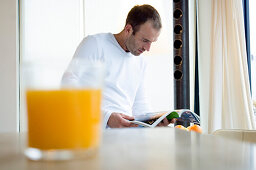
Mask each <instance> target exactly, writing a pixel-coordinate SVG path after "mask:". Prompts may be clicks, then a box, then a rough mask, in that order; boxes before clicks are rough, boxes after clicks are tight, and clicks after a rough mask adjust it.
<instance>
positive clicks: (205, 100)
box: [198, 0, 255, 133]
mask: <svg viewBox="0 0 256 170" xmlns="http://www.w3.org/2000/svg"><path fill="white" fill-rule="evenodd" d="M198 9H199V10H198V29H199V30H198V40H199V83H200V84H199V87H200V90H199V91H200V113H201V122H202V127H203V129H204V131H205V132H209V133H211V132H213V131H215V130H217V129H238V128H239V129H255V123H254V121H255V120H254V114H253V105H252V100H251V94H250V86H249V77H248V66H247V58H246V44H245V32H244V20H243V9H242V1H241V0H232V1H223V0H199V1H198Z"/></svg>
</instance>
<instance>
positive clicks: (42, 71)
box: [22, 59, 104, 160]
mask: <svg viewBox="0 0 256 170" xmlns="http://www.w3.org/2000/svg"><path fill="white" fill-rule="evenodd" d="M22 70H23V79H24V85H23V86H24V94H25V103H26V112H27V122H28V123H27V125H28V126H27V128H28V135H27V149H26V150H25V155H26V156H27V157H28V158H29V159H31V160H69V159H76V158H84V157H85V158H86V157H89V156H93V155H95V154H96V153H97V151H98V148H99V145H100V141H101V109H100V107H101V95H102V87H103V79H104V66H103V64H102V63H101V62H93V61H88V60H81V59H80V60H73V61H72V62H71V64H70V65H69V67H68V69H67V71H66V72H65V74H64V70H65V69H63V68H61V69H60V68H59V67H58V66H55V65H54V64H48V63H47V64H29V65H28V64H27V65H26V64H24V65H23V67H22ZM63 74H64V78H63Z"/></svg>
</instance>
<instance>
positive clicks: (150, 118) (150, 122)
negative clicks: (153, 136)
mask: <svg viewBox="0 0 256 170" xmlns="http://www.w3.org/2000/svg"><path fill="white" fill-rule="evenodd" d="M170 113H171V111H164V112H153V113H146V114H143V115H135V116H134V117H135V120H133V121H131V122H132V123H134V124H138V125H141V126H144V127H155V126H157V125H158V124H159V123H160V122H161V121H162V120H163V119H164V118H165V117H166V116H167V115H169V114H170Z"/></svg>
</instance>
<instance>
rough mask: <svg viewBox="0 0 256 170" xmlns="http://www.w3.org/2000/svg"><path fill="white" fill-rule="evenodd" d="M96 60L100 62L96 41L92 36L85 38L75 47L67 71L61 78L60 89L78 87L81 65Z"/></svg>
mask: <svg viewBox="0 0 256 170" xmlns="http://www.w3.org/2000/svg"><path fill="white" fill-rule="evenodd" d="M97 60H100V53H99V49H98V44H97V40H96V39H95V38H94V37H93V36H87V37H86V38H84V39H83V40H82V42H81V43H80V44H79V46H78V47H77V49H76V52H75V54H74V56H73V58H72V60H71V62H70V64H69V66H68V68H67V70H66V71H65V72H64V74H63V76H62V80H61V85H62V87H68V86H79V83H80V81H81V72H82V71H83V63H84V62H93V61H97Z"/></svg>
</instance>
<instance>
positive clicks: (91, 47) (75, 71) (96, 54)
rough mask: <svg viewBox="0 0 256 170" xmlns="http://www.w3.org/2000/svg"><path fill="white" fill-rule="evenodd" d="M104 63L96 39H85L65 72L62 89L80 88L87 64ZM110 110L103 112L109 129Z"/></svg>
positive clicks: (105, 123) (104, 126)
mask: <svg viewBox="0 0 256 170" xmlns="http://www.w3.org/2000/svg"><path fill="white" fill-rule="evenodd" d="M98 61H101V62H104V59H103V58H102V54H101V53H100V50H99V45H98V42H97V40H96V38H95V37H93V36H88V37H86V38H84V39H83V41H82V42H81V43H80V44H79V46H78V47H77V49H76V52H75V54H74V56H73V58H72V60H71V62H70V64H69V66H68V68H67V70H66V71H65V72H64V74H63V76H62V80H61V86H62V87H70V86H71V87H79V86H80V85H81V84H84V82H85V80H86V79H88V76H87V77H86V78H85V75H82V73H83V71H84V69H85V68H84V64H85V62H98ZM111 113H112V112H111V111H110V110H102V117H103V128H106V127H107V122H108V119H109V117H110V115H111Z"/></svg>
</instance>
